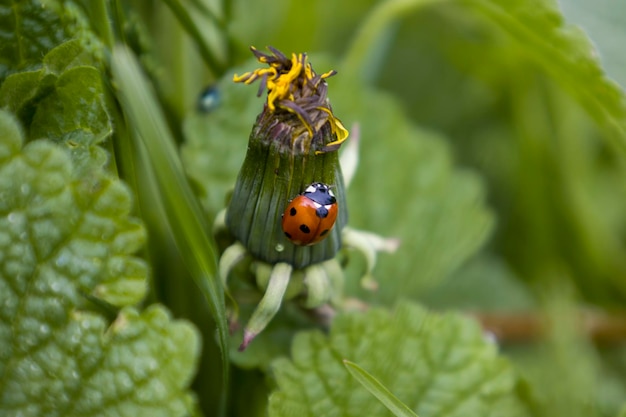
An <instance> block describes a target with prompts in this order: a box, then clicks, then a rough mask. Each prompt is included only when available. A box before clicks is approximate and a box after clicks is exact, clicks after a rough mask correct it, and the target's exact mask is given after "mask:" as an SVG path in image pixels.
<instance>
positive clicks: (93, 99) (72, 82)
mask: <svg viewBox="0 0 626 417" xmlns="http://www.w3.org/2000/svg"><path fill="white" fill-rule="evenodd" d="M75 131H83V132H85V133H87V135H82V138H83V139H86V140H87V143H85V144H84V145H87V146H89V145H92V144H95V143H98V142H101V141H102V140H104V139H105V138H106V137H107V136H108V135H110V133H111V131H112V128H111V123H110V120H109V115H108V113H107V110H106V107H105V104H104V94H103V87H102V80H101V78H100V71H98V70H97V69H96V68H94V67H87V66H79V67H73V68H71V69H68V70H67V71H64V72H63V73H62V74H61V75H60V76H59V78H58V79H57V81H56V83H55V86H54V92H53V93H51V94H48V95H46V97H44V98H43V99H41V100H40V101H39V102H38V103H37V110H36V111H35V115H34V117H33V120H32V124H31V127H30V136H31V137H32V138H38V137H49V138H52V139H57V138H58V139H64V138H65V137H66V136H67V135H70V134H72V133H73V132H75Z"/></svg>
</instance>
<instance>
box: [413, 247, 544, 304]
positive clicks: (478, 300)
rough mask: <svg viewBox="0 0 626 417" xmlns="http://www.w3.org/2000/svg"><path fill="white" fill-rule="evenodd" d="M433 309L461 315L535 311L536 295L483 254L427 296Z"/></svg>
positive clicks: (424, 297)
mask: <svg viewBox="0 0 626 417" xmlns="http://www.w3.org/2000/svg"><path fill="white" fill-rule="evenodd" d="M420 300H422V302H423V303H424V304H425V305H427V306H428V307H430V308H434V309H440V310H445V309H455V310H461V311H481V312H486V311H504V312H511V311H532V310H534V309H536V307H537V306H536V304H537V302H536V300H535V298H534V296H533V293H532V292H531V291H530V289H529V288H528V287H526V286H525V285H524V284H523V282H522V281H521V280H520V278H519V277H518V276H517V275H516V274H515V273H513V271H512V270H511V268H509V267H507V265H506V263H505V262H504V261H503V260H502V259H498V258H495V257H494V256H492V255H487V254H481V255H479V256H476V257H474V258H472V259H471V260H469V261H468V262H467V263H465V264H464V265H463V266H462V267H461V268H459V269H458V270H457V271H455V272H454V273H453V274H451V275H450V276H449V277H447V278H446V279H445V280H443V281H442V282H441V283H439V285H436V286H434V287H433V288H432V289H430V290H429V291H427V292H425V293H424V294H423V295H422V296H421V297H420Z"/></svg>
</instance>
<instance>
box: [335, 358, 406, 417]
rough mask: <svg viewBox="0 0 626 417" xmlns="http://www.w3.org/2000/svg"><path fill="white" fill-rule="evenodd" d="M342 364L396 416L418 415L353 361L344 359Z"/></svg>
mask: <svg viewBox="0 0 626 417" xmlns="http://www.w3.org/2000/svg"><path fill="white" fill-rule="evenodd" d="M343 364H344V366H345V367H346V368H347V369H348V372H350V374H351V375H352V376H353V377H355V378H356V380H357V381H359V382H360V383H361V385H363V387H365V389H366V390H368V391H369V392H370V393H371V394H372V395H373V396H374V397H376V398H378V400H379V401H380V402H381V403H382V404H383V405H384V406H385V407H387V409H388V410H389V411H391V412H392V413H393V415H394V416H397V417H418V415H417V414H415V413H414V412H413V410H411V409H410V408H409V407H407V406H406V404H404V403H403V402H402V401H400V400H399V399H398V397H396V396H395V395H393V394H392V393H391V391H389V390H388V389H387V387H385V386H384V385H383V384H381V382H380V381H379V380H377V379H376V378H374V376H372V375H371V374H370V373H368V372H367V371H366V370H365V369H363V368H361V367H360V366H359V365H357V364H356V363H354V362H350V361H349V360H346V359H344V361H343Z"/></svg>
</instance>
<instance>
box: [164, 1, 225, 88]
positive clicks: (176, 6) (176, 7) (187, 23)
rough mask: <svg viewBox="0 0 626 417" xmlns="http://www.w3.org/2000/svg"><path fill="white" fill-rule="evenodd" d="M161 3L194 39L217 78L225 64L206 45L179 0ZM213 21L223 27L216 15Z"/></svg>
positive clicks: (223, 69)
mask: <svg viewBox="0 0 626 417" xmlns="http://www.w3.org/2000/svg"><path fill="white" fill-rule="evenodd" d="M163 3H165V5H166V6H167V7H169V9H170V10H171V11H172V13H174V16H176V18H177V19H178V21H179V22H180V24H181V26H182V28H183V29H184V30H185V31H187V33H188V34H189V36H191V37H192V38H193V39H194V41H195V43H196V45H197V47H198V50H199V52H200V55H201V56H202V59H203V60H204V62H205V64H206V65H207V66H208V67H209V69H210V70H211V71H212V72H213V75H215V76H216V77H217V78H219V77H220V76H221V75H222V74H223V73H224V71H225V69H226V68H225V65H224V63H223V62H222V60H220V59H219V57H217V56H216V55H215V54H214V53H213V51H212V49H211V48H209V47H208V45H207V43H206V40H205V39H204V36H203V35H202V32H201V31H200V28H198V25H196V22H195V21H194V20H193V19H192V18H191V16H190V15H189V13H188V12H187V9H185V7H184V6H183V5H182V4H181V3H180V1H179V0H163ZM215 22H216V24H217V25H218V27H220V28H223V23H222V22H221V21H220V20H219V19H217V17H215ZM222 33H224V34H226V32H225V31H222ZM225 36H226V35H225Z"/></svg>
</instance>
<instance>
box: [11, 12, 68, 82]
mask: <svg viewBox="0 0 626 417" xmlns="http://www.w3.org/2000/svg"><path fill="white" fill-rule="evenodd" d="M67 35H68V33H67V31H66V28H65V27H64V25H63V24H62V22H61V19H60V17H59V16H58V15H57V14H56V13H54V11H53V10H52V9H51V8H49V7H42V5H41V4H39V3H38V2H34V1H30V0H16V1H12V2H10V3H7V2H4V3H3V4H0V39H1V40H0V81H3V80H4V78H5V77H6V76H7V75H8V74H9V73H10V72H12V71H15V70H24V69H27V68H28V67H29V66H32V65H35V64H37V63H38V62H39V61H40V59H41V56H42V55H44V54H46V53H47V52H48V51H49V50H50V49H52V48H53V47H54V46H56V45H58V44H60V43H61V42H62V41H63V40H64V39H65V38H66V37H67Z"/></svg>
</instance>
